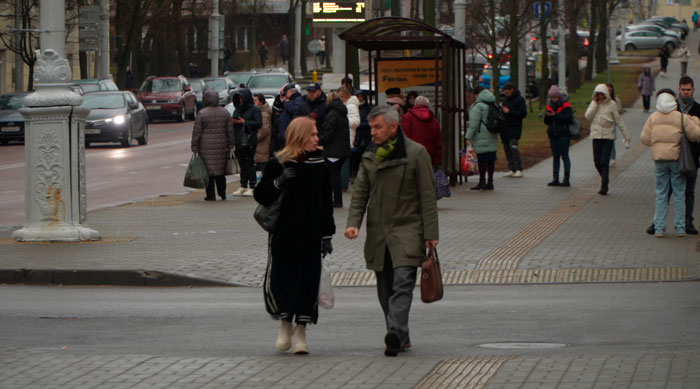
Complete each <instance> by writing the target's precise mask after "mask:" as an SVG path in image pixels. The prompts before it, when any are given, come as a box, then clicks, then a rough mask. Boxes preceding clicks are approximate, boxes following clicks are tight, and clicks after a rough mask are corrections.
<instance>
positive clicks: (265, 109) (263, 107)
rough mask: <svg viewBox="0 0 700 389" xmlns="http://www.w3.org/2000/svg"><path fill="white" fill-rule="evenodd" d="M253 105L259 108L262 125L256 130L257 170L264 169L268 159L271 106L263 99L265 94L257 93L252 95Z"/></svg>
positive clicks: (255, 158)
mask: <svg viewBox="0 0 700 389" xmlns="http://www.w3.org/2000/svg"><path fill="white" fill-rule="evenodd" d="M253 98H254V100H255V106H256V107H258V108H259V109H260V114H261V115H262V126H261V127H260V129H259V130H258V145H257V146H256V147H255V157H254V158H253V161H254V162H255V168H256V170H259V171H264V170H265V164H266V163H267V161H269V160H270V135H271V133H272V131H271V128H272V108H270V105H268V104H267V101H265V95H263V94H262V93H258V94H256V95H254V96H253Z"/></svg>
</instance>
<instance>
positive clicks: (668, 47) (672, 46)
mask: <svg viewBox="0 0 700 389" xmlns="http://www.w3.org/2000/svg"><path fill="white" fill-rule="evenodd" d="M664 46H666V48H667V49H668V51H671V50H673V49H675V48H676V45H674V44H673V42H666V44H665V45H664Z"/></svg>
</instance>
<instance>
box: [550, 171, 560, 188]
mask: <svg viewBox="0 0 700 389" xmlns="http://www.w3.org/2000/svg"><path fill="white" fill-rule="evenodd" d="M552 176H553V177H554V179H553V180H552V182H548V183H547V186H559V185H560V184H559V173H554V174H553V175H552Z"/></svg>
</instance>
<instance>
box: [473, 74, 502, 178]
mask: <svg viewBox="0 0 700 389" xmlns="http://www.w3.org/2000/svg"><path fill="white" fill-rule="evenodd" d="M474 95H476V101H475V102H474V104H472V106H471V108H469V127H468V128H467V134H466V135H465V137H466V139H467V140H468V141H469V142H471V145H472V147H474V151H476V157H477V158H478V160H479V184H477V185H476V186H474V187H472V188H471V190H493V171H494V169H495V167H496V158H497V156H496V152H497V151H498V134H494V133H492V132H491V131H489V130H488V129H487V128H486V118H487V117H488V114H489V104H494V103H495V102H496V97H494V95H493V93H491V91H490V90H488V89H485V88H484V87H483V86H480V85H478V86H477V87H476V88H474ZM487 173H488V182H487V181H486V174H487Z"/></svg>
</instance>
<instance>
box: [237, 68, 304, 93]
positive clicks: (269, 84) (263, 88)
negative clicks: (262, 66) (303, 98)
mask: <svg viewBox="0 0 700 389" xmlns="http://www.w3.org/2000/svg"><path fill="white" fill-rule="evenodd" d="M290 82H294V77H292V75H291V74H289V73H288V72H286V71H285V72H284V73H282V72H279V71H275V70H273V69H270V71H269V72H264V73H263V72H255V73H253V74H252V75H251V76H250V79H249V80H248V83H247V84H246V88H248V89H250V92H251V93H252V94H257V93H262V94H263V95H265V100H267V99H269V98H272V99H274V98H275V96H277V95H278V94H279V93H280V88H282V87H283V86H284V84H288V83H290Z"/></svg>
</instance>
